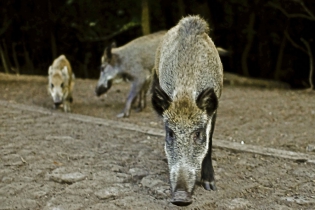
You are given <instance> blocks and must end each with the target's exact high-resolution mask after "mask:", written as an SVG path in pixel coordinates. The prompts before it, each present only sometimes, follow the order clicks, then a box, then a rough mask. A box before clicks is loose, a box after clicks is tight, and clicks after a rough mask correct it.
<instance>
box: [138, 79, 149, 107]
mask: <svg viewBox="0 0 315 210" xmlns="http://www.w3.org/2000/svg"><path fill="white" fill-rule="evenodd" d="M150 84H151V80H150V79H147V80H146V81H145V82H144V84H143V85H142V87H141V90H140V93H139V95H138V96H139V97H138V98H139V101H138V105H137V108H136V112H141V111H142V110H143V109H144V108H145V107H146V106H147V92H148V89H149V87H150Z"/></svg>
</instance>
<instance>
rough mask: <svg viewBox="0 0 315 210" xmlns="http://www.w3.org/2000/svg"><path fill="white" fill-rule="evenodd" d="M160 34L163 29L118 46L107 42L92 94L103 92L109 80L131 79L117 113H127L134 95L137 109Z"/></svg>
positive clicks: (148, 79)
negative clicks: (126, 93) (122, 105)
mask: <svg viewBox="0 0 315 210" xmlns="http://www.w3.org/2000/svg"><path fill="white" fill-rule="evenodd" d="M164 34H165V31H161V32H157V33H153V34H150V35H146V36H142V37H140V38H137V39H135V40H133V41H131V42H129V43H127V44H126V45H124V46H122V47H118V48H112V46H110V47H107V48H106V49H105V51H104V54H103V56H102V59H101V62H102V64H101V73H100V78H99V80H98V83H97V86H96V88H95V93H96V95H97V96H100V95H102V94H104V93H106V92H107V91H108V90H109V89H110V87H111V85H112V84H113V83H117V82H120V81H122V80H124V81H130V82H131V83H132V84H131V90H130V92H129V95H128V97H127V101H126V104H125V108H124V110H123V111H122V113H120V114H118V115H117V117H129V115H130V108H131V105H132V103H133V101H134V100H135V99H136V97H139V105H138V110H139V111H140V110H142V109H143V108H145V106H146V103H145V101H146V93H147V90H148V88H149V86H150V81H151V80H150V75H151V71H152V68H153V66H154V59H155V52H156V49H157V46H158V44H159V43H160V41H161V39H162V37H163V35H164Z"/></svg>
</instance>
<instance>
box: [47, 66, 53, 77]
mask: <svg viewBox="0 0 315 210" xmlns="http://www.w3.org/2000/svg"><path fill="white" fill-rule="evenodd" d="M48 74H49V75H51V74H52V67H51V66H49V68H48Z"/></svg>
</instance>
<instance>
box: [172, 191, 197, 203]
mask: <svg viewBox="0 0 315 210" xmlns="http://www.w3.org/2000/svg"><path fill="white" fill-rule="evenodd" d="M171 203H172V204H174V205H177V206H187V205H189V204H191V203H192V197H191V193H190V192H186V191H182V190H178V191H175V192H174V193H173V195H172V200H171Z"/></svg>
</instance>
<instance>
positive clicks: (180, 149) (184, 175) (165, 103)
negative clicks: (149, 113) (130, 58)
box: [152, 16, 223, 205]
mask: <svg viewBox="0 0 315 210" xmlns="http://www.w3.org/2000/svg"><path fill="white" fill-rule="evenodd" d="M208 31H209V27H208V24H207V23H206V21H204V20H203V19H201V18H200V17H199V16H189V17H186V18H183V19H181V20H180V21H179V23H178V24H177V25H176V26H175V27H173V28H172V29H170V30H169V31H168V32H167V33H166V34H165V36H164V37H163V40H162V42H161V44H160V45H159V47H158V49H157V52H156V59H155V67H154V69H153V82H152V105H153V108H154V109H155V111H156V112H157V113H158V114H159V115H160V116H162V117H163V121H164V123H165V131H166V137H165V141H166V143H165V147H164V148H165V153H166V156H167V160H168V166H169V170H170V184H171V190H172V196H173V200H172V203H174V204H176V205H188V204H190V203H191V202H192V199H191V193H192V191H193V188H194V186H195V183H196V180H197V177H198V174H200V173H202V174H201V177H202V179H203V181H204V187H205V189H207V190H208V189H215V184H214V174H213V166H212V160H211V148H212V133H213V130H214V125H215V116H216V110H217V108H218V103H219V102H218V99H219V98H220V96H221V91H222V87H223V68H222V63H221V60H220V57H219V54H218V51H217V49H216V47H215V45H214V43H213V42H212V40H211V39H210V37H209V36H208V35H207V33H208ZM202 167H204V168H205V169H206V170H202ZM178 196H179V198H178Z"/></svg>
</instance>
